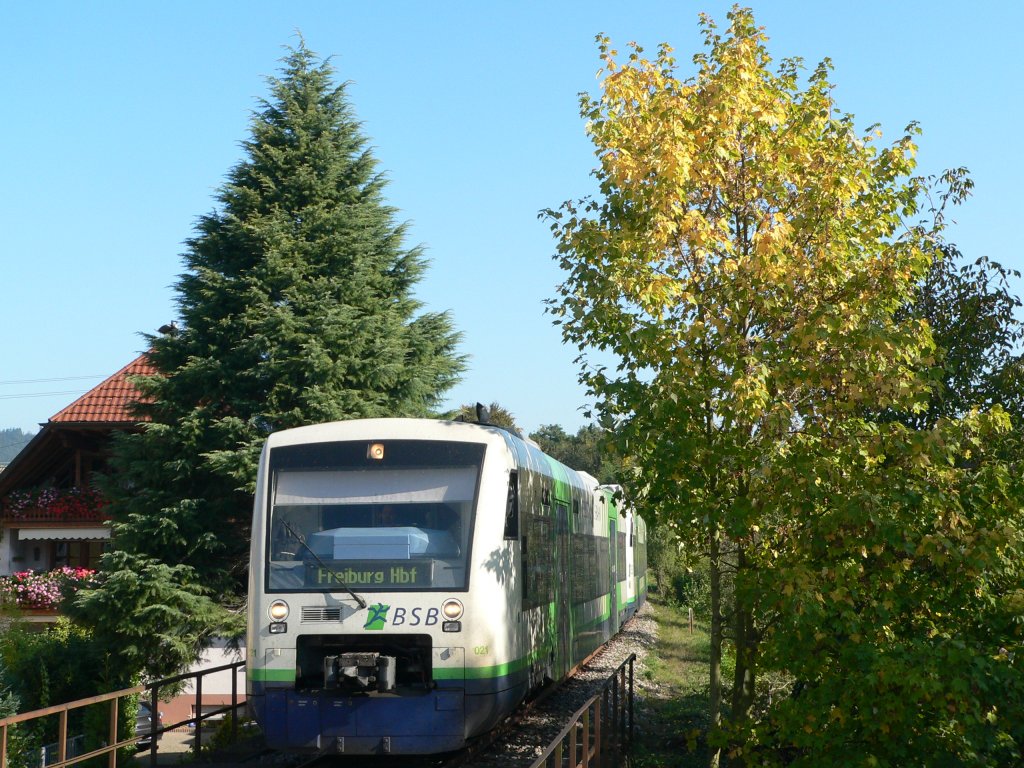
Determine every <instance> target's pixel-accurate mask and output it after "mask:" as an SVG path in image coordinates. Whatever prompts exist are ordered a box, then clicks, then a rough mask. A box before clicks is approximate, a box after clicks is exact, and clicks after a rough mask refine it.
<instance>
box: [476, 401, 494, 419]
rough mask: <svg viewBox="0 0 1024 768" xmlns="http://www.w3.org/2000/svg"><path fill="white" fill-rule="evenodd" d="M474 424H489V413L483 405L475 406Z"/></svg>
mask: <svg viewBox="0 0 1024 768" xmlns="http://www.w3.org/2000/svg"><path fill="white" fill-rule="evenodd" d="M476 422H477V424H490V423H491V411H490V410H489V409H488V407H487V406H486V405H484V404H483V403H477V404H476Z"/></svg>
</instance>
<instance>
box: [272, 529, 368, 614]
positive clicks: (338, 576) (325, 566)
mask: <svg viewBox="0 0 1024 768" xmlns="http://www.w3.org/2000/svg"><path fill="white" fill-rule="evenodd" d="M284 527H285V530H286V531H288V533H290V534H291V535H292V536H294V537H295V540H296V541H297V542H299V544H301V545H302V546H304V547H305V548H306V551H307V552H309V554H311V555H312V556H313V559H314V560H316V561H317V563H319V564H320V567H321V568H323V569H324V570H325V571H327V572H329V573H330V574H331V575H332V576H334V579H335V581H337V582H338V586H340V587H341V588H342V589H344V590H345V591H346V592H348V593H349V594H350V595H351V596H352V599H354V600H355V601H356V602H357V603H359V607H360V608H365V607H366V601H365V600H363V598H361V597H360V596H359V595H357V594H356V593H355V592H353V591H352V590H351V589H350V588H349V586H348V584H346V583H345V579H344V578H342V576H341V574H340V573H338V572H337V571H336V570H334V569H333V568H331V566H329V565H328V564H327V563H325V562H324V561H323V560H321V559H320V555H318V554H317V553H316V552H314V551H313V550H312V548H311V547H310V546H309V544H307V543H306V539H305V538H304V537H303V536H302V534H301V533H299V532H298V531H296V530H295V529H294V528H292V527H291V525H289V524H288V523H284Z"/></svg>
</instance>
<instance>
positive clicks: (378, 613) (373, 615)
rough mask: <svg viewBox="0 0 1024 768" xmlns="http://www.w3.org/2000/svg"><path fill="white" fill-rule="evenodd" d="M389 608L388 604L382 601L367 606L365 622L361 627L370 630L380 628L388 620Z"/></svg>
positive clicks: (382, 627)
mask: <svg viewBox="0 0 1024 768" xmlns="http://www.w3.org/2000/svg"><path fill="white" fill-rule="evenodd" d="M390 608H391V606H390V605H384V604H383V603H377V604H376V605H371V606H369V607H368V608H367V611H368V615H367V617H366V623H365V624H363V629H370V630H378V631H379V630H382V629H384V625H385V624H386V623H387V620H388V610H389V609H390Z"/></svg>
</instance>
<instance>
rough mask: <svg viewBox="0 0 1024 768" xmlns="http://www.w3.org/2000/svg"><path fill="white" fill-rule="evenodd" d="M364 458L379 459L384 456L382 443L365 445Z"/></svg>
mask: <svg viewBox="0 0 1024 768" xmlns="http://www.w3.org/2000/svg"><path fill="white" fill-rule="evenodd" d="M366 458H368V459H373V460H374V461H381V460H383V458H384V443H370V444H369V445H368V446H366Z"/></svg>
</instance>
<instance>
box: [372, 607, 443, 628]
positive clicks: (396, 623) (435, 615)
mask: <svg viewBox="0 0 1024 768" xmlns="http://www.w3.org/2000/svg"><path fill="white" fill-rule="evenodd" d="M366 610H367V616H366V623H365V624H363V629H366V630H370V631H371V632H373V631H377V632H379V631H380V630H382V629H384V625H385V624H387V623H388V611H389V610H391V606H390V605H384V604H383V603H377V604H376V605H371V606H368V607H367V609H366ZM440 613H441V612H440V609H438V608H427V609H426V613H425V614H424V610H423V609H422V608H413V609H412V610H406V609H405V608H395V613H394V615H393V616H392V617H391V626H392V627H400V626H402V625H404V624H408V625H409V626H410V627H418V626H419V625H420V624H422V625H423V626H426V627H431V626H433V625H435V624H437V622H438V619H439V617H440Z"/></svg>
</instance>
